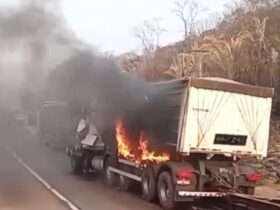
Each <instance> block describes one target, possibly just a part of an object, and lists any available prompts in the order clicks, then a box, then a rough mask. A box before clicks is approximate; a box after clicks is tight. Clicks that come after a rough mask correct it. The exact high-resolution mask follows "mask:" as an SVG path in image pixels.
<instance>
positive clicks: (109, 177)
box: [104, 158, 117, 187]
mask: <svg viewBox="0 0 280 210" xmlns="http://www.w3.org/2000/svg"><path fill="white" fill-rule="evenodd" d="M110 166H111V164H110V158H107V159H106V161H105V168H104V175H105V183H106V184H107V185H108V186H110V187H112V186H114V185H115V184H116V182H117V175H116V174H114V173H113V172H112V171H110V170H109V168H110Z"/></svg>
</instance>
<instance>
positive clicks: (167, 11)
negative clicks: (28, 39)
mask: <svg viewBox="0 0 280 210" xmlns="http://www.w3.org/2000/svg"><path fill="white" fill-rule="evenodd" d="M197 1H198V2H199V3H200V4H201V5H203V7H204V8H207V10H206V12H205V13H204V14H203V16H204V18H205V17H206V16H207V17H209V18H212V17H211V16H214V14H215V13H222V12H223V10H224V9H225V7H224V6H225V4H227V3H229V2H230V0H197ZM172 8H174V0H79V1H77V0H63V1H62V10H63V14H64V16H65V17H66V20H67V23H68V25H69V27H70V28H72V29H73V30H74V32H75V33H76V34H77V36H78V37H79V38H81V39H82V40H84V41H86V42H87V43H90V44H91V45H93V46H95V47H96V48H97V49H99V50H101V51H109V52H113V53H124V52H128V51H136V50H139V49H140V48H141V45H140V43H139V41H138V40H137V39H136V38H135V37H134V34H133V28H134V27H135V26H137V25H140V24H142V23H143V22H144V21H145V20H151V19H153V18H160V19H161V25H162V26H163V27H164V28H165V30H166V32H164V33H163V34H162V37H161V45H166V44H168V43H172V42H176V41H178V40H180V39H182V37H183V27H182V24H181V22H180V21H179V20H178V18H177V17H176V16H175V15H174V13H172Z"/></svg>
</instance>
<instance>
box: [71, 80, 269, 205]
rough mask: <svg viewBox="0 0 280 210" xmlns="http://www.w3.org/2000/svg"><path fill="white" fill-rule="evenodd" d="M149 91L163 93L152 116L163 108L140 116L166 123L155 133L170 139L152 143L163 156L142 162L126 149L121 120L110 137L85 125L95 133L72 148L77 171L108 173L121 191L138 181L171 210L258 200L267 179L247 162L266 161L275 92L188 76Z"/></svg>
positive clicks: (151, 102) (151, 101) (147, 195)
mask: <svg viewBox="0 0 280 210" xmlns="http://www.w3.org/2000/svg"><path fill="white" fill-rule="evenodd" d="M151 88H152V89H154V90H156V93H157V94H156V95H153V96H146V97H147V98H146V99H147V100H146V101H147V104H148V105H147V107H148V108H146V110H147V109H149V106H151V107H155V106H158V109H151V110H152V111H151V112H149V115H146V116H143V114H141V112H140V117H142V118H145V119H146V120H147V119H149V118H153V119H154V117H157V116H158V117H162V119H161V120H160V122H159V121H157V122H159V124H162V125H161V126H159V127H157V129H158V128H160V129H159V130H161V131H162V133H163V134H164V135H162V140H161V139H160V140H159V141H157V143H156V144H155V145H154V147H156V146H157V145H158V146H159V148H160V151H161V152H151V151H148V153H145V155H146V156H143V154H144V152H143V151H144V149H147V147H145V145H144V147H142V150H141V152H142V153H141V154H140V158H139V155H138V158H137V155H136V154H133V148H132V149H131V148H128V145H125V144H124V145H123V144H122V143H125V140H124V138H126V136H125V134H124V131H122V130H121V129H123V128H122V126H123V125H122V124H123V123H124V122H120V121H119V122H116V124H117V126H116V128H115V130H114V135H112V136H111V137H109V136H110V135H106V134H105V135H103V133H97V132H96V130H95V129H93V132H90V130H91V129H90V128H89V127H88V126H84V128H87V129H84V128H80V130H83V129H84V131H83V132H85V133H88V134H89V133H90V135H87V134H84V135H85V136H86V137H85V136H84V137H83V140H82V141H81V142H79V143H78V144H77V145H76V146H71V147H68V148H67V154H68V155H69V156H70V159H71V166H72V171H73V172H74V173H82V174H87V173H89V172H94V173H95V172H103V173H104V178H105V180H106V183H107V184H109V185H115V184H118V185H119V187H120V189H122V190H128V189H129V187H130V185H131V183H132V182H138V183H140V184H141V188H142V196H143V199H145V200H147V201H154V200H157V201H158V202H159V204H160V205H161V206H162V207H163V208H164V209H167V210H170V209H174V208H176V206H177V205H181V204H183V205H185V206H186V208H187V207H189V206H192V204H193V202H194V201H196V200H197V199H200V198H202V197H208V198H215V197H222V196H224V195H225V194H226V193H228V192H238V193H244V194H254V189H255V186H256V184H257V183H258V182H259V181H260V179H261V175H259V174H258V173H257V172H256V171H255V169H254V168H250V167H248V166H247V165H244V164H242V160H243V159H245V158H248V157H249V158H258V159H262V158H264V157H266V156H267V150H268V143H269V126H270V114H271V106H272V97H273V89H271V88H265V87H257V86H252V85H247V84H242V83H238V82H235V81H231V80H226V79H220V78H199V79H197V78H186V79H181V80H174V81H167V82H159V83H154V84H152V85H151ZM159 95H160V97H159ZM159 98H160V100H159ZM163 101H164V105H163ZM160 107H165V108H160ZM153 110H154V111H153ZM155 110H157V111H155ZM155 112H156V115H157V116H153V114H155ZM165 115H166V117H163V116H165ZM167 115H168V116H167ZM108 120H109V119H108ZM148 122H150V123H151V121H149V120H148ZM153 126H154V124H153V123H151V126H150V127H149V126H147V129H153ZM158 136H160V135H158ZM122 140H124V141H123V142H122ZM111 141H113V142H116V144H115V147H112V146H111V145H112V144H111V143H110V142H111ZM143 143H147V142H146V141H141V140H140V146H141V145H142V146H143ZM113 145H114V144H113ZM143 148H144V149H143ZM134 151H135V150H134ZM138 151H139V149H138Z"/></svg>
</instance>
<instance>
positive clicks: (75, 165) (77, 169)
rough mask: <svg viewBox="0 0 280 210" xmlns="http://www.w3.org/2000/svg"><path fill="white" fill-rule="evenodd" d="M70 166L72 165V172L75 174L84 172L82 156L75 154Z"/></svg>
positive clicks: (71, 158)
mask: <svg viewBox="0 0 280 210" xmlns="http://www.w3.org/2000/svg"><path fill="white" fill-rule="evenodd" d="M70 166H71V172H72V173H73V174H76V175H78V174H80V173H81V172H82V162H81V158H77V157H74V156H71V157H70Z"/></svg>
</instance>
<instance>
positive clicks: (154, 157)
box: [116, 121, 170, 163]
mask: <svg viewBox="0 0 280 210" xmlns="http://www.w3.org/2000/svg"><path fill="white" fill-rule="evenodd" d="M116 139H117V144H118V153H119V156H121V157H123V158H125V159H127V160H130V161H134V162H136V163H139V162H140V163H143V162H145V161H151V162H157V163H158V162H164V161H168V160H169V159H170V156H169V154H166V153H161V154H160V153H159V154H156V152H154V151H150V150H149V141H148V138H146V137H145V134H144V132H141V135H140V138H139V141H138V145H139V146H138V148H137V149H138V152H139V154H140V155H139V156H137V155H136V154H134V153H133V149H132V148H131V145H130V143H129V142H130V140H129V138H128V136H127V134H126V130H125V127H124V124H123V122H122V121H118V122H117V124H116Z"/></svg>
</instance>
